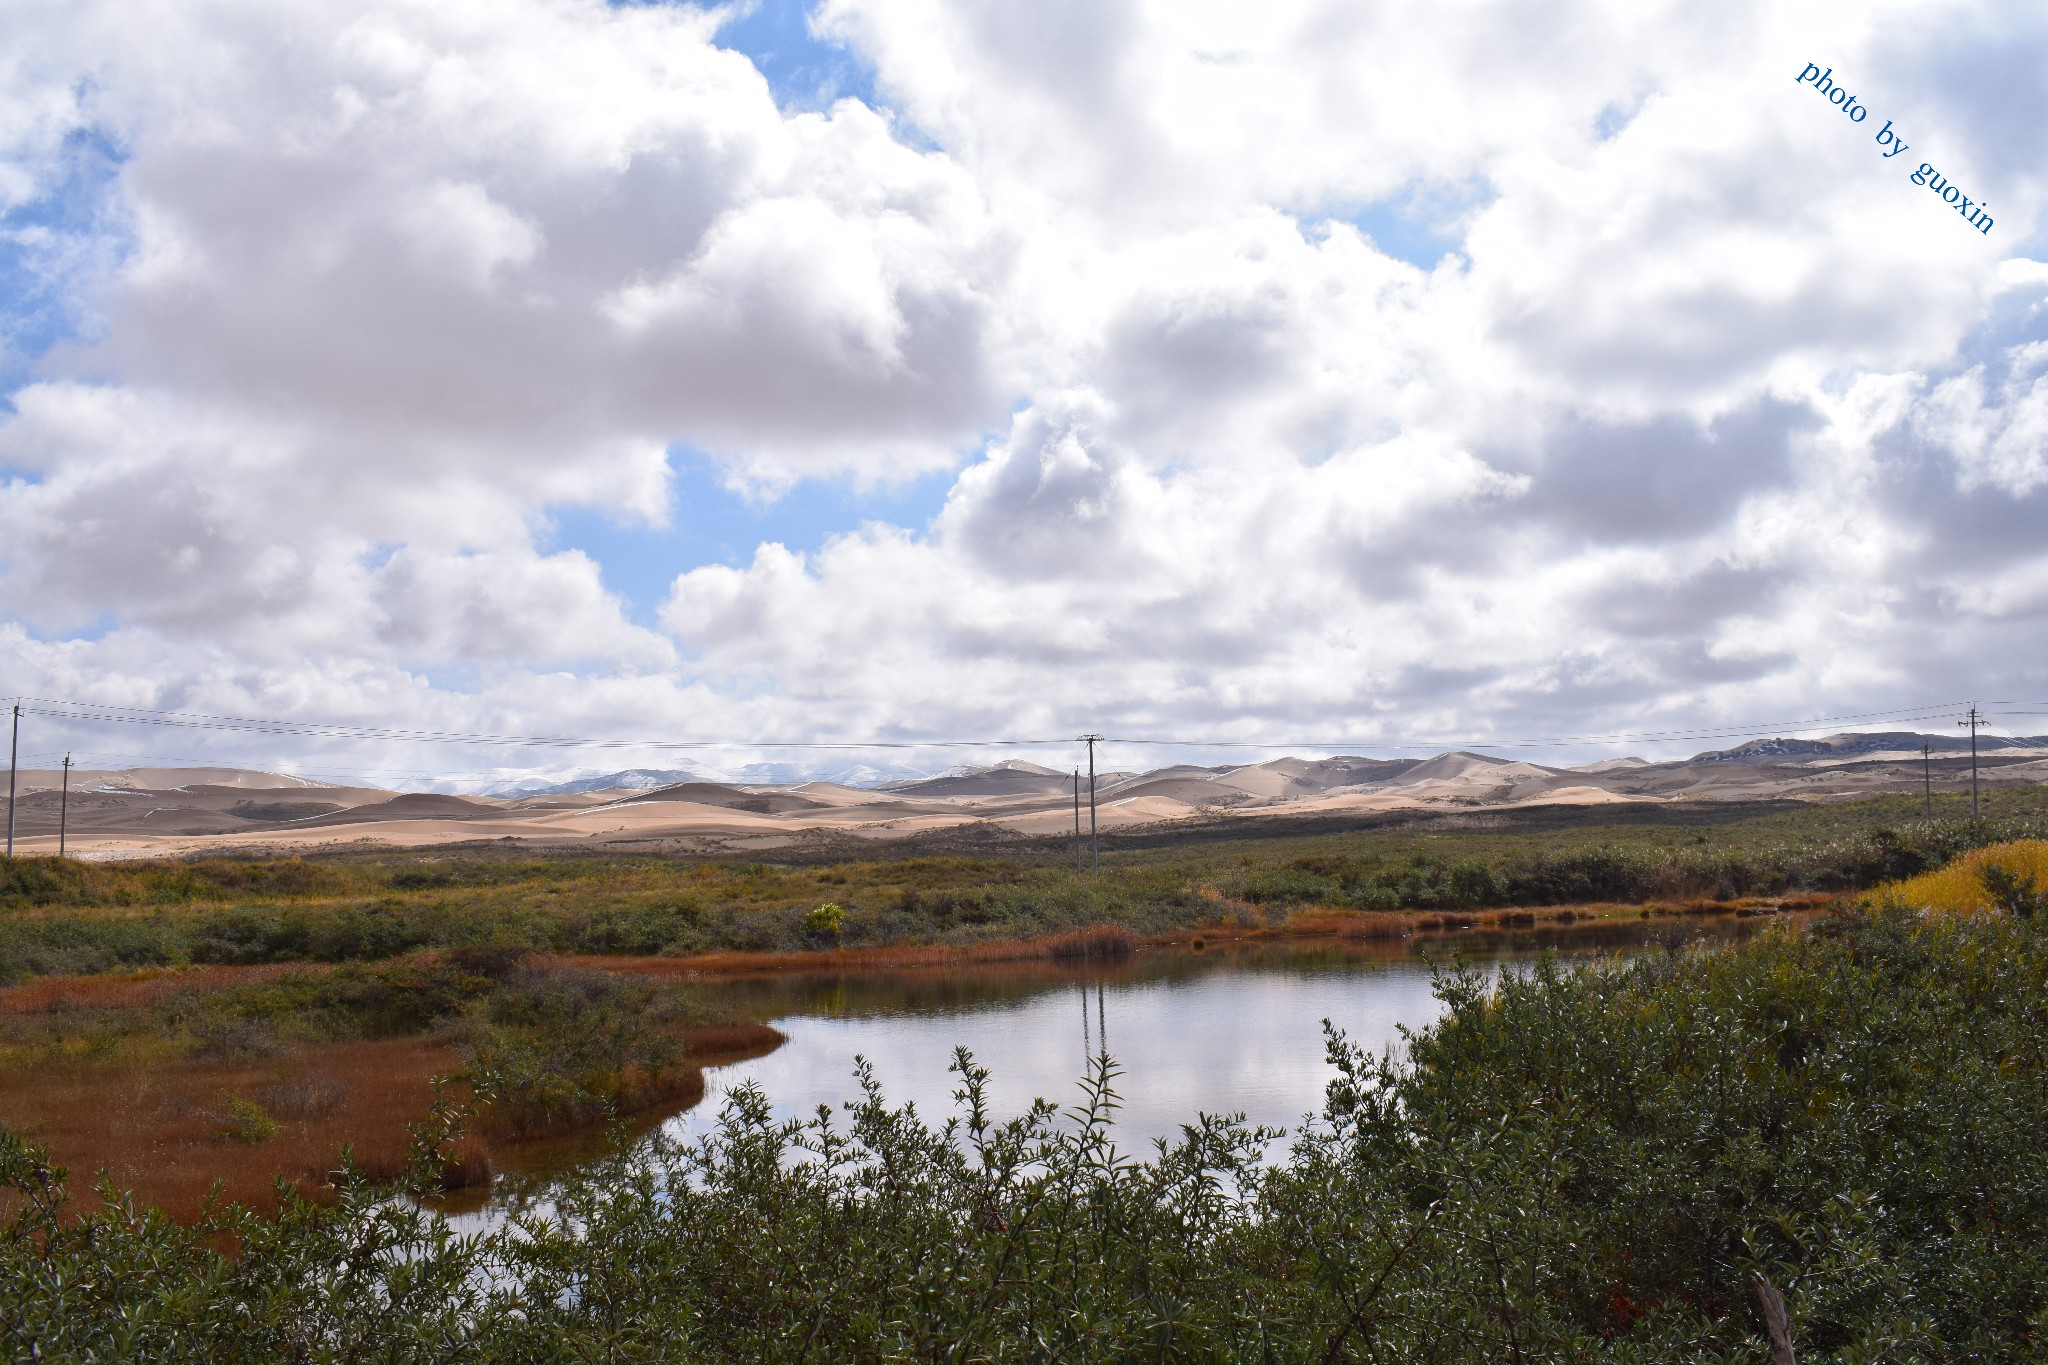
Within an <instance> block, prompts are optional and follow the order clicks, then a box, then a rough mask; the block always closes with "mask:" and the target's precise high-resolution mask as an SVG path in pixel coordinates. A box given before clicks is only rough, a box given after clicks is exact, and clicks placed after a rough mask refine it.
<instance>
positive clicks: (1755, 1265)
mask: <svg viewBox="0 0 2048 1365" xmlns="http://www.w3.org/2000/svg"><path fill="white" fill-rule="evenodd" d="M1440 991H1441V993H1442V994H1443V995H1444V997H1445V999H1446V1002H1447V1004H1448V1007H1449V1008H1448V1013H1447V1014H1446V1015H1445V1016H1444V1017H1443V1019H1442V1020H1441V1022H1439V1023H1438V1024H1437V1025H1435V1026H1434V1027H1431V1028H1429V1029H1427V1030H1425V1031H1423V1032H1422V1033H1420V1034H1418V1035H1417V1037H1416V1038H1415V1040H1414V1043H1413V1047H1412V1049H1411V1055H1410V1058H1409V1060H1407V1061H1405V1062H1401V1063H1395V1062H1392V1061H1389V1060H1386V1059H1383V1058H1378V1057H1373V1056H1368V1055H1365V1054H1363V1053H1361V1052H1360V1051H1358V1050H1356V1049H1354V1048H1352V1047H1350V1046H1349V1045H1347V1044H1345V1043H1344V1042H1343V1041H1342V1040H1341V1039H1336V1040H1333V1041H1332V1044H1331V1052H1332V1056H1333V1058H1334V1059H1335V1060H1336V1062H1337V1063H1338V1066H1339V1069H1340V1078H1339V1080H1338V1082H1337V1083H1336V1084H1335V1085H1334V1086H1333V1087H1332V1088H1331V1091H1330V1094H1329V1101H1328V1104H1327V1107H1326V1109H1325V1111H1324V1113H1323V1114H1322V1116H1321V1118H1320V1120H1319V1121H1318V1122H1317V1123H1316V1124H1315V1125H1313V1126H1312V1127H1311V1128H1310V1129H1309V1130H1308V1131H1307V1132H1304V1133H1302V1134H1298V1135H1296V1136H1295V1137H1294V1138H1293V1140H1292V1143H1291V1146H1290V1148H1289V1149H1288V1150H1287V1153H1286V1155H1285V1156H1284V1157H1283V1158H1282V1159H1280V1160H1279V1161H1277V1162H1276V1163H1274V1164H1273V1165H1272V1166H1270V1167H1267V1168H1258V1167H1255V1166H1252V1165H1250V1164H1249V1162H1250V1158H1251V1154H1252V1152H1253V1151H1254V1149H1255V1138H1256V1135H1254V1134H1250V1133H1247V1132H1245V1131H1243V1130H1242V1129H1240V1128H1237V1127H1234V1126H1233V1125H1231V1124H1230V1123H1228V1122H1227V1121H1213V1120H1209V1121H1203V1122H1200V1123H1198V1124H1196V1126H1194V1127H1193V1128H1191V1129H1190V1130H1189V1132H1188V1135H1187V1136H1186V1138H1185V1139H1184V1140H1183V1141H1182V1142H1181V1143H1180V1144H1179V1145H1178V1146H1176V1147H1174V1148H1171V1149H1169V1150H1165V1151H1162V1152H1160V1153H1158V1154H1157V1155H1155V1156H1153V1157H1151V1158H1149V1159H1146V1160H1133V1159H1131V1158H1129V1157H1127V1156H1124V1155H1122V1154H1119V1153H1117V1152H1116V1151H1115V1150H1114V1148H1113V1144H1112V1138H1113V1133H1112V1131H1111V1130H1110V1129H1109V1128H1108V1127H1106V1121H1107V1119H1108V1118H1109V1117H1110V1115H1111V1113H1112V1096H1111V1091H1112V1089H1113V1085H1114V1077H1113V1073H1111V1072H1105V1073H1103V1074H1102V1075H1100V1076H1098V1078H1097V1085H1096V1090H1095V1095H1096V1100H1095V1103H1094V1105H1093V1107H1092V1108H1091V1109H1090V1110H1089V1111H1088V1112H1087V1113H1085V1114H1082V1115H1080V1116H1079V1119H1080V1121H1079V1122H1078V1123H1074V1122H1065V1121H1058V1120H1056V1119H1055V1118H1054V1116H1053V1114H1052V1112H1051V1110H1050V1109H1049V1108H1045V1107H1040V1108H1038V1109H1034V1110H1032V1111H1031V1112H1029V1113H1027V1114H1024V1115H1022V1116H1017V1117H1015V1118H1004V1117H1002V1116H992V1115H990V1114H988V1113H987V1112H986V1109H985V1105H984V1100H983V1095H984V1093H985V1090H984V1087H983V1084H982V1080H981V1076H980V1073H979V1072H978V1071H977V1070H976V1069H975V1068H974V1067H973V1065H972V1063H971V1062H969V1061H967V1060H965V1059H962V1061H961V1063H960V1066H961V1076H962V1097H961V1110H960V1114H959V1116H958V1119H957V1125H958V1126H957V1127H948V1128H934V1127H932V1126H931V1125H930V1123H929V1121H927V1120H926V1119H924V1118H922V1117H920V1116H913V1115H911V1114H908V1113H906V1112H903V1111H900V1110H895V1109H892V1108H890V1107H889V1106H888V1104H887V1103H886V1102H885V1100H884V1098H883V1097H882V1096H881V1095H879V1094H878V1093H875V1092H874V1091H873V1090H872V1089H870V1091H869V1093H868V1094H867V1095H866V1097H865V1099H864V1100H862V1101H861V1102H860V1104H859V1106H858V1108H857V1109H856V1111H855V1112H854V1113H853V1114H852V1116H851V1118H850V1120H848V1121H846V1122H847V1124H848V1126H845V1127H839V1126H834V1125H833V1121H832V1120H830V1119H820V1120H817V1121H814V1122H811V1123H808V1124H781V1123H777V1122H775V1121H774V1120H773V1119H772V1118H771V1117H770V1116H769V1113H768V1110H767V1106H766V1103H765V1101H764V1100H763V1098H762V1097H761V1096H759V1095H757V1094H754V1093H752V1092H748V1091H742V1092H740V1093H738V1094H737V1095H736V1096H734V1097H733V1099H732V1101H731V1103H730V1104H729V1105H728V1107H727V1109H726V1111H725V1114H724V1117H723V1120H722V1123H721V1126H720V1127H719V1129H718V1130H717V1131H716V1132H715V1133H714V1134H713V1135H712V1136H711V1137H709V1138H708V1139H707V1140H706V1141H705V1142H704V1143H703V1144H702V1145H701V1146H697V1147H694V1148H689V1149H677V1148H673V1147H663V1146H659V1145H657V1146H656V1147H655V1148H654V1149H653V1151H652V1155H651V1158H650V1156H649V1154H648V1152H647V1151H646V1150H645V1149H643V1150H642V1151H641V1152H640V1153H639V1154H638V1155H636V1156H635V1157H634V1158H633V1159H631V1160H628V1159H626V1158H624V1157H623V1156H622V1157H621V1158H620V1159H619V1160H618V1161H616V1162H614V1163H611V1164H601V1165H600V1166H598V1167H597V1168H594V1169H592V1170H590V1171H589V1172H587V1173H585V1174H584V1175H582V1176H579V1177H577V1178H575V1179H574V1180H572V1181H571V1182H570V1184H569V1185H568V1186H567V1188H566V1189H565V1191H564V1193H563V1197H562V1199H561V1200H560V1202H559V1204H557V1205H556V1206H555V1207H554V1208H553V1209H552V1210H551V1211H550V1212H549V1213H547V1214H545V1215H540V1216H536V1217H535V1218H533V1219H531V1220H529V1221H528V1222H527V1223H526V1224H525V1225H524V1226H522V1227H521V1228H519V1229H517V1230H509V1229H508V1230H507V1231H505V1232H503V1233H496V1234H490V1235H486V1236H483V1237H481V1238H477V1239H457V1238H452V1237H450V1236H448V1235H447V1234H446V1233H445V1232H444V1231H442V1230H441V1229H440V1228H439V1226H438V1224H437V1223H436V1222H435V1221H434V1220H433V1219H432V1218H431V1217H428V1216H424V1215H420V1214H416V1213H414V1212H413V1211H411V1210H410V1209H408V1208H407V1207H406V1206H404V1205H403V1204H402V1203H401V1204H394V1203H392V1202H391V1201H389V1200H388V1199H386V1198H383V1197H381V1196H380V1195H379V1194H378V1193H377V1192H375V1191H371V1190H363V1191H360V1192H358V1193H356V1194H354V1195H352V1196H351V1197H349V1198H348V1199H346V1200H344V1201H343V1202H342V1203H341V1204H340V1205H339V1206H338V1207H336V1208H333V1209H318V1208H313V1207H298V1208H295V1209H293V1210H292V1211H290V1212H289V1213H288V1214H287V1216H286V1217H284V1218H282V1219H280V1220H277V1221H275V1222H262V1221H253V1220H249V1219H246V1218H241V1217H239V1216H237V1215H234V1214H232V1213H225V1214H223V1215H222V1216H221V1218H220V1219H219V1220H218V1221H217V1222H216V1223H215V1224H213V1225H211V1226H207V1227H201V1228H197V1229H189V1230H188V1229H183V1228H179V1227H176V1226H174V1225H171V1224H168V1223H166V1222H164V1221H162V1220H160V1219H156V1218H153V1217H151V1216H148V1215H146V1214H138V1213H134V1212H132V1211H130V1210H127V1209H125V1208H121V1207H118V1206H113V1207H109V1208H107V1209H106V1210H105V1211H104V1212H102V1213H100V1214H98V1215H96V1216H95V1217H94V1218H93V1219H91V1220H90V1221H89V1222H88V1223H87V1224H86V1225H83V1226H79V1227H70V1226H66V1225H65V1224H63V1223H62V1222H61V1221H60V1220H58V1219H56V1218H55V1217H54V1216H52V1215H49V1214H46V1213H45V1212H44V1210H45V1208H46V1207H47V1206H48V1203H49V1201H50V1199H51V1198H52V1191H53V1190H54V1189H55V1188H56V1186H55V1181H56V1180H57V1176H56V1175H55V1173H53V1172H50V1171H49V1170H47V1169H46V1168H45V1167H44V1166H43V1165H41V1164H40V1162H39V1161H38V1159H37V1157H36V1155H35V1153H34V1152H33V1151H31V1150H29V1149H27V1148H25V1147H23V1146H21V1145H20V1144H18V1143H14V1142H11V1141H8V1142H5V1143H4V1144H0V1177H4V1180H5V1183H6V1184H7V1185H8V1186H10V1187H11V1188H12V1190H13V1191H14V1193H13V1196H12V1200H13V1202H12V1208H13V1210H14V1213H13V1221H12V1222H11V1223H10V1224H9V1225H8V1226H7V1227H6V1230H5V1231H4V1232H0V1281H4V1282H5V1283H7V1284H8V1285H9V1286H10V1287H12V1288H13V1289H14V1290H15V1291H16V1292H13V1293H10V1294H8V1295H6V1296H0V1334H4V1335H5V1338H6V1340H7V1343H8V1346H9V1347H10V1349H12V1350H13V1351H15V1352H17V1353H26V1352H27V1351H28V1350H29V1349H30V1348H31V1346H33V1347H34V1348H35V1349H38V1350H40V1351H41V1352H42V1353H43V1356H44V1357H45V1358H55V1357H59V1356H80V1355H86V1354H95V1355H97V1356H100V1357H108V1358H111V1357H128V1358H136V1357H146V1358H150V1359H160V1360H174V1359H205V1360H243V1359H278V1358H343V1357H349V1358H379V1359H394V1360H411V1359H421V1360H424V1359H441V1358H451V1357H454V1356H456V1355H460V1356H462V1357H463V1358H465V1359H473V1360H479V1361H489V1360H532V1359H560V1358H592V1359H597V1358H602V1359H610V1360H656V1359H691V1360H731V1361H761V1360H827V1359H831V1360H840V1359H874V1360H881V1359H942V1358H943V1359H985V1360H1010V1359H1016V1360H1023V1359H1049V1358H1055V1357H1057V1358H1062V1359H1072V1360H1105V1361H1106V1360H1221V1359H1232V1360H1243V1359H1264V1360H1275V1361H1308V1360H1347V1359H1353V1360H1367V1359H1372V1360H1389V1359H1399V1360H1435V1361H1467V1360H1469V1361H1481V1360H1485V1361H1492V1360H1504V1359H1507V1360H1512V1359H1521V1360H1585V1359H1613V1360H1649V1359H1714V1360H1735V1359H1764V1358H1766V1346H1765V1335H1764V1331H1765V1329H1764V1320H1763V1318H1762V1316H1761V1314H1760V1311H1759V1307H1758V1304H1759V1302H1760V1300H1759V1297H1758V1294H1757V1289H1756V1286H1757V1284H1758V1283H1759V1281H1764V1282H1768V1284H1769V1285H1771V1286H1773V1287H1774V1288H1775V1290H1776V1291H1778V1292H1780V1293H1781V1294H1782V1296H1783V1300H1784V1303H1785V1306H1786V1309H1787V1313H1788V1318H1789V1322H1790V1330H1791V1335H1792V1339H1793V1342H1794V1344H1795V1345H1796V1347H1797V1349H1798V1351H1799V1353H1800V1358H1801V1359H1802V1360H1820V1361H1870V1360H1959V1359H1966V1358H1968V1359H2033V1358H2038V1356H2039V1353H2040V1350H2041V1346H2040V1343H2041V1342H2042V1340H2043V1339H2044V1333H2048V1290H2044V1288H2043V1286H2044V1285H2048V1151H2044V1149H2043V1147H2042V1144H2041V1143H2040V1142H2039V1141H2038V1135H2039V1134H2040V1132H2042V1131H2043V1130H2044V1127H2048V1025H2044V1022H2043V1019H2042V1017H2041V1011H2040V1002H2041V1000H2042V999H2043V998H2044V995H2048V936H2044V933H2043V925H2042V919H2041V917H2039V916H2035V917H2031V918H2027V919H2020V918H2015V917H2011V916H2006V915H1997V914H1994V915H1979V916H1973V917H1967V918H1957V917H1942V918H1937V919H1933V920H1926V919H1923V918H1921V917H1920V916H1919V915H1917V914H1914V913H1911V912H1908V911H1905V910H1902V909H1898V908H1891V909H1887V910H1881V911H1877V912H1874V913H1871V914H1866V915H1853V916H1852V915H1844V916H1840V917H1837V918H1835V919H1832V920H1829V921H1827V922H1826V923H1824V924H1823V925H1821V926H1819V927H1817V928H1816V929H1815V930H1814V931H1813V932H1812V933H1811V934H1810V935H1806V936H1800V935H1795V934H1791V933H1780V934H1772V935H1767V936H1765V937H1764V938H1762V939H1759V940H1755V941H1752V942H1750V943H1748V944H1746V945H1743V946H1740V947H1736V948H1731V949H1726V950H1723V951H1720V952H1711V953H1707V952H1702V953H1676V954H1668V955H1657V956H1653V957H1649V958H1644V959H1639V960H1636V961H1633V962H1630V963H1626V964H1610V965H1599V966H1587V967H1583V968H1575V969H1571V970H1564V969H1558V968H1548V969H1544V970H1539V971H1537V972H1534V973H1530V974H1527V975H1510V976H1507V977H1504V978H1502V979H1500V980H1499V981H1498V982H1497V983H1493V984H1491V985H1488V984H1486V983H1485V982H1483V981H1482V980H1481V979H1480V978H1478V977H1476V976H1474V977H1460V976H1450V977H1446V978H1445V979H1444V980H1443V981H1442V982H1441V983H1440ZM1190 1118H1191V1120H1192V1119H1193V1116H1190ZM223 1235H225V1236H227V1237H228V1238H230V1239H231V1240H232V1242H233V1244H234V1245H235V1246H236V1247H237V1248H238V1249H239V1253H240V1254H239V1256H238V1257H236V1258H234V1259H224V1258H222V1257H221V1256H220V1255H219V1254H217V1252H216V1251H215V1250H213V1249H212V1248H214V1247H215V1246H217V1245H218V1244H219V1243H220V1240H221V1238H222V1236H223Z"/></svg>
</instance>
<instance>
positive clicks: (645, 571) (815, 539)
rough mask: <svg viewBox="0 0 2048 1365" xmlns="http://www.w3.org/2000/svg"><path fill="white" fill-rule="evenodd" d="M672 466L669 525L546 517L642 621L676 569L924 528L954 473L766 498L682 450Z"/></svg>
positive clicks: (843, 482)
mask: <svg viewBox="0 0 2048 1365" xmlns="http://www.w3.org/2000/svg"><path fill="white" fill-rule="evenodd" d="M669 467H670V468H671V469H672V470H673V471H674V483H673V485H672V494H671V497H670V499H669V524H668V525H667V526H658V527H649V526H645V525H635V524H631V523H626V522H622V521H620V520H618V519H617V518H614V517H612V516H608V515H606V514H604V513H600V512H594V511H590V510H588V509H584V508H564V509H558V510H557V511H556V512H555V513H554V515H553V516H552V518H551V520H552V523H553V528H554V534H553V536H552V537H551V538H550V539H549V540H548V542H547V543H546V545H545V546H544V548H545V549H547V550H550V551H556V550H570V549H574V550H581V551H583V553H585V554H587V555H589V556H590V557H591V558H592V559H594V560H596V561H597V562H598V564H599V565H601V566H602V568H603V573H604V583H605V586H606V587H607V588H609V589H611V591H613V592H615V593H617V594H619V596H620V597H622V598H624V599H625V601H626V603H627V605H628V607H629V609H630V612H631V615H632V617H633V619H634V620H635V621H637V622H639V623H640V624H643V625H647V624H651V623H652V622H653V621H654V617H655V612H656V611H657V610H658V609H659V608H660V606H661V601H662V598H663V597H665V596H666V595H667V594H668V589H669V584H671V583H673V582H674V581H675V577H676V575H677V574H680V573H683V572H686V571H687V570H690V569H693V568H696V567H698V566H699V565H704V564H731V565H744V564H746V563H747V562H748V561H749V560H751V559H752V558H753V557H754V549H755V547H756V546H758V545H760V544H763V543H764V542H767V541H775V542H778V543H780V544H782V545H785V546H787V547H788V548H790V549H792V550H797V551H801V552H803V553H806V554H809V553H814V552H816V551H817V550H818V549H819V548H820V547H822V546H823V545H824V544H825V542H826V541H827V540H829V539H831V538H832V537H833V536H835V535H841V534H844V533H846V532H848V531H853V530H857V529H858V528H859V527H860V526H861V525H862V524H863V523H865V522H871V521H879V522H886V523H888V524H889V525H892V526H900V527H903V528H905V529H906V530H910V531H920V532H921V531H922V530H924V528H925V526H926V525H927V524H928V523H929V522H930V521H931V519H932V518H933V517H935V516H937V515H938V513H939V509H940V508H941V507H943V506H944V505H945V502H946V494H947V492H948V491H949V490H950V489H951V488H952V486H953V477H954V476H953V474H952V472H951V471H947V470H940V471H937V472H935V473H931V474H927V475H924V476H922V477H920V478H914V479H909V480H905V481H902V482H898V483H893V484H885V485H878V486H872V487H867V488H862V487H860V486H858V485H857V484H856V483H855V482H854V481H853V480H852V479H851V478H840V479H808V480H805V481H803V482H801V483H798V484H796V485H795V486H794V487H792V488H790V489H789V490H788V491H787V492H785V493H783V494H782V495H781V496H780V497H776V498H772V499H768V498H760V497H754V496H749V495H748V494H745V493H741V492H737V491H735V490H734V489H732V488H730V487H728V486H727V484H726V481H725V479H724V477H723V475H722V474H721V473H720V471H719V469H718V466H717V465H716V464H715V463H713V462H712V461H711V460H710V459H708V458H706V457H705V456H703V455H700V454H698V453H696V452H694V451H691V450H688V449H682V448H679V449H676V450H673V451H670V452H669Z"/></svg>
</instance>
